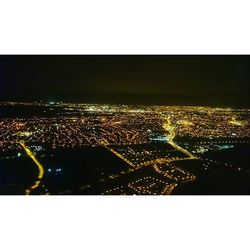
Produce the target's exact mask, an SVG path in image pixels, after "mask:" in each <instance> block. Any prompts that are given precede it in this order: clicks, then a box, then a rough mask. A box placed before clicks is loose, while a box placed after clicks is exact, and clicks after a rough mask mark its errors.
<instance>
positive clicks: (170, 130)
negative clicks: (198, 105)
mask: <svg viewBox="0 0 250 250" xmlns="http://www.w3.org/2000/svg"><path fill="white" fill-rule="evenodd" d="M162 127H163V128H164V129H165V130H166V131H167V132H168V133H169V135H167V137H168V144H170V145H171V146H173V147H174V148H175V149H177V150H179V151H181V152H182V153H184V154H186V155H188V156H189V159H190V160H191V159H198V158H197V157H195V156H194V155H193V154H191V153H190V152H188V151H187V150H186V149H184V148H182V147H180V146H179V145H177V144H176V143H175V142H174V141H173V139H174V137H175V132H174V127H173V126H172V125H171V122H170V118H169V117H168V118H167V122H165V123H163V125H162Z"/></svg>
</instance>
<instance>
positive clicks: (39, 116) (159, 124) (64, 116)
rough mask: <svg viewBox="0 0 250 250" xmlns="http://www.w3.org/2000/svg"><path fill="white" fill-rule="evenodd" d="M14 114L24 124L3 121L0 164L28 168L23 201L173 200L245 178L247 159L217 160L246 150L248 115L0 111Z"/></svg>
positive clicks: (59, 107) (182, 110) (34, 106)
mask: <svg viewBox="0 0 250 250" xmlns="http://www.w3.org/2000/svg"><path fill="white" fill-rule="evenodd" d="M12 107H15V108H16V110H17V111H19V110H20V112H19V114H22V113H23V112H26V113H27V114H28V116H27V115H26V116H25V117H24V116H22V115H19V116H18V117H11V116H10V117H1V119H0V125H1V126H0V148H1V152H2V154H1V158H2V160H4V161H7V162H8V161H9V160H8V159H12V160H13V161H16V162H18V161H19V160H21V159H24V158H26V157H29V158H30V159H31V160H32V161H33V163H34V164H35V165H34V166H33V170H32V171H34V174H35V173H36V177H33V179H32V184H30V185H29V186H28V187H27V188H25V186H26V184H25V183H26V181H25V180H24V182H23V183H24V184H23V185H24V186H20V187H19V189H20V192H21V190H23V189H25V190H26V191H25V194H148V195H155V194H161V195H164V194H172V193H177V194H178V192H180V193H182V192H183V191H182V190H185V187H186V186H187V187H189V186H190V185H191V184H192V183H193V184H192V185H194V184H195V185H196V183H197V185H198V183H200V182H201V181H202V180H203V179H204V178H205V179H204V181H202V182H203V183H206V178H215V179H214V180H217V178H221V177H219V176H220V175H219V174H217V172H218V171H219V172H221V173H224V174H223V176H229V177H228V178H233V179H232V180H235V181H236V183H237V182H238V180H237V178H239V179H240V180H241V181H240V183H244V178H245V177H244V175H245V176H246V177H247V176H248V175H249V169H248V166H247V164H245V163H247V154H244V155H242V157H243V158H244V157H245V158H246V160H245V163H241V162H240V161H238V162H239V163H238V164H237V162H235V161H234V160H233V161H232V162H230V160H229V161H227V160H226V161H225V160H224V159H222V158H218V157H220V154H223V153H224V152H225V153H226V152H231V151H232V155H233V152H234V151H235V150H238V148H243V149H242V152H245V151H244V150H245V148H246V150H247V148H248V147H249V143H250V139H249V138H250V129H249V117H250V110H249V109H231V108H225V109H223V108H212V107H211V108H210V107H200V106H199V107H193V106H192V107H188V106H184V107H181V106H142V105H141V106H130V105H122V106H119V105H97V104H71V103H1V105H0V109H2V110H4V109H7V110H8V109H10V108H12ZM38 110H39V112H38ZM232 117H233V118H232ZM215 121H216V122H215ZM237 152H238V151H237ZM81 155H82V156H81ZM228 159H229V158H228ZM196 165H199V167H195V168H193V166H196ZM13 167H14V166H13ZM26 168H27V169H26V171H28V169H29V168H31V166H29V167H28V166H27V167H26ZM233 173H235V174H233ZM234 175H235V177H233V176H234ZM238 175H239V176H238ZM241 175H242V177H241ZM213 176H214V177H213ZM217 176H218V177H217ZM231 176H232V177H231ZM223 178H224V177H223ZM235 178H236V179H235ZM242 178H243V179H242ZM76 180H77V181H76ZM232 180H231V179H230V182H231V181H232ZM207 181H208V180H207ZM209 181H210V179H209ZM218 182H219V179H218ZM225 183H226V182H225ZM139 184H140V185H139ZM208 184H209V183H208ZM6 185H7V184H6ZM13 185H14V186H15V187H16V184H15V183H11V182H10V183H8V186H7V187H8V189H9V188H11V186H13ZM19 185H20V184H19ZM192 185H191V186H192ZM209 185H210V184H209ZM7 187H6V188H7ZM209 188H210V187H209ZM179 190H181V191H179ZM13 192H14V191H13ZM223 192H224V191H223Z"/></svg>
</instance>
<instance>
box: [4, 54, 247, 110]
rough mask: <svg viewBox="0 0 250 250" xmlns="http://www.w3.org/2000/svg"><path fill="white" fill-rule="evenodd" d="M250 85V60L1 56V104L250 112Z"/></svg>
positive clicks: (136, 56)
mask: <svg viewBox="0 0 250 250" xmlns="http://www.w3.org/2000/svg"><path fill="white" fill-rule="evenodd" d="M249 81H250V57H249V56H231V55H230V56H222V55H203V56H191V55H183V56H181V55H171V56H170V55H169V56H157V55H142V56H139V55H116V56H108V55H100V56H97V55H86V56H84V55H83V56H73V55H63V56H58V55H54V56H53V55H51V56H47V55H33V56H24V55H20V56H11V55H9V56H8V55H5V56H0V83H1V84H0V101H40V100H43V101H55V102H59V101H62V102H73V103H100V104H101V103H108V104H138V105H139V104H142V105H170V106H171V105H190V106H195V105H199V106H220V107H245V108H246V107H250V100H249V94H248V93H249V91H250V87H249V86H250V84H249Z"/></svg>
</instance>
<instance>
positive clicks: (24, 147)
mask: <svg viewBox="0 0 250 250" xmlns="http://www.w3.org/2000/svg"><path fill="white" fill-rule="evenodd" d="M19 144H20V145H21V146H22V147H23V149H24V150H25V152H26V154H27V155H28V156H29V157H30V158H31V159H32V160H33V161H34V163H35V164H36V166H37V168H38V176H37V181H35V183H34V184H33V185H32V186H31V187H30V188H28V189H27V190H26V194H27V195H29V194H30V193H31V191H32V190H34V189H36V188H37V187H38V186H39V184H40V182H41V180H42V178H43V176H44V167H43V166H42V164H41V163H40V162H39V161H38V160H37V159H36V157H35V155H34V154H33V153H32V152H31V150H30V149H29V148H27V147H26V145H25V144H24V142H19Z"/></svg>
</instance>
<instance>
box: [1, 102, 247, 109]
mask: <svg viewBox="0 0 250 250" xmlns="http://www.w3.org/2000/svg"><path fill="white" fill-rule="evenodd" d="M10 103H12V104H13V103H14V104H41V105H46V104H47V105H56V104H65V105H70V104H71V105H72V104H75V105H77V104H78V105H86V104H87V105H110V106H150V107H206V108H223V109H250V107H249V106H247V105H246V106H244V107H243V106H241V107H240V106H229V105H227V106H218V105H207V104H204V105H194V104H185V105H176V104H139V103H138V104H128V103H122V104H121V103H119V104H118V103H94V102H76V101H70V102H69V101H66V102H65V101H45V100H39V101H37V100H33V101H0V104H10Z"/></svg>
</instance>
